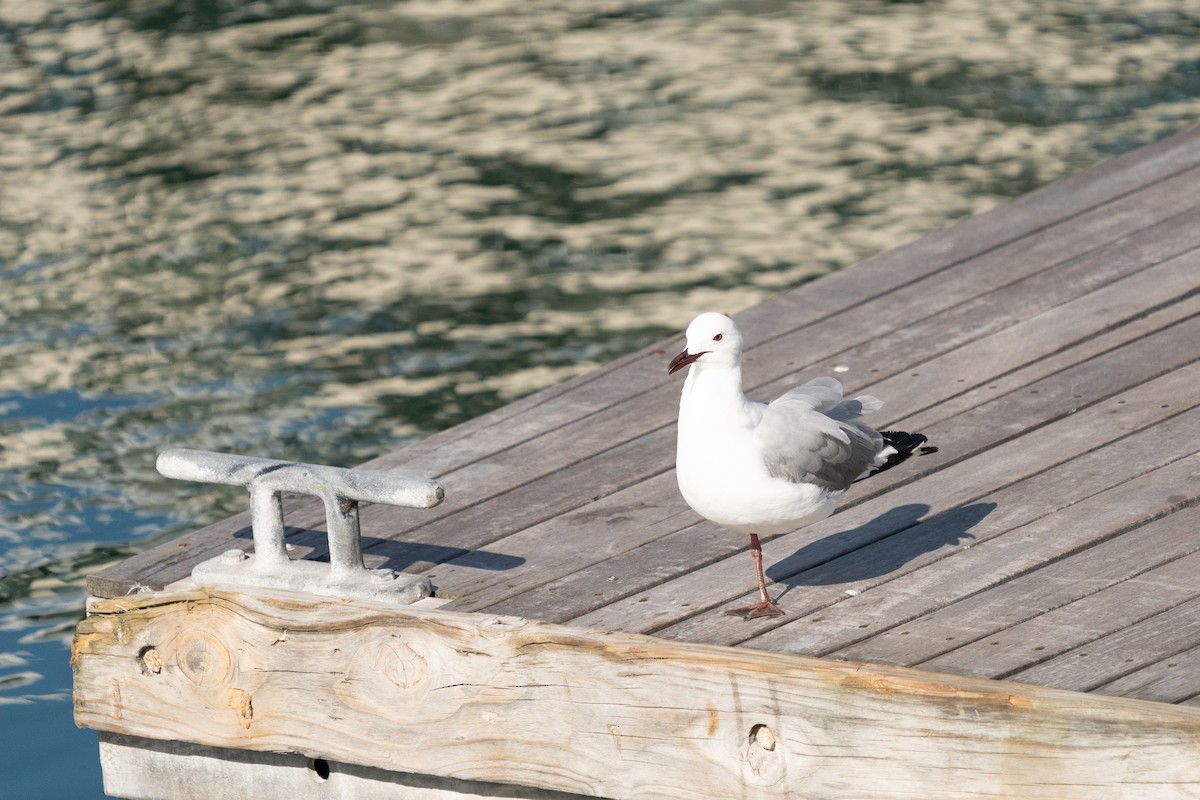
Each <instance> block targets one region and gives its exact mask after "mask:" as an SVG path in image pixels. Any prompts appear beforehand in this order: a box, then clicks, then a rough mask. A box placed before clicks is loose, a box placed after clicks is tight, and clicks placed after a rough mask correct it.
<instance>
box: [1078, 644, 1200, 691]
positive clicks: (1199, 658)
mask: <svg viewBox="0 0 1200 800" xmlns="http://www.w3.org/2000/svg"><path fill="white" fill-rule="evenodd" d="M1092 691H1093V692H1096V693H1098V694H1107V695H1112V696H1113V697H1138V698H1141V699H1143V700H1152V701H1154V702H1156V703H1181V702H1184V701H1186V700H1190V699H1192V698H1197V697H1198V696H1200V646H1197V647H1192V648H1190V649H1188V650H1184V651H1183V652H1181V653H1176V654H1174V655H1172V656H1170V657H1169V658H1164V659H1162V660H1161V661H1157V662H1155V663H1153V664H1149V665H1147V666H1145V667H1142V668H1141V669H1139V670H1137V671H1135V672H1131V673H1129V674H1128V675H1124V676H1122V677H1120V678H1117V679H1116V680H1114V681H1111V682H1109V683H1106V684H1104V685H1102V686H1097V687H1096V688H1095V689H1093V690H1092Z"/></svg>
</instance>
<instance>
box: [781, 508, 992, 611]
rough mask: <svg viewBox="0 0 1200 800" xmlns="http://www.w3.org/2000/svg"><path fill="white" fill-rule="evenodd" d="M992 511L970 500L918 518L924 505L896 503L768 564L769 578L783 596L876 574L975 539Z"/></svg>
mask: <svg viewBox="0 0 1200 800" xmlns="http://www.w3.org/2000/svg"><path fill="white" fill-rule="evenodd" d="M995 509H996V504H995V503H973V504H971V505H969V506H962V507H960V508H955V509H951V510H950V511H946V512H943V513H941V514H938V515H936V516H934V517H931V518H930V519H927V520H922V517H924V516H925V514H927V513H929V506H927V505H925V504H924V503H912V504H909V505H903V506H898V507H896V508H893V509H891V510H889V511H887V512H886V513H883V514H880V515H879V516H878V517H876V518H875V519H873V520H871V521H870V522H867V523H866V524H864V525H860V526H859V527H857V528H851V529H850V530H846V531H841V532H839V533H835V534H833V535H832V536H826V537H824V538H822V539H818V540H817V541H815V542H810V543H809V544H806V545H805V546H804V547H801V548H800V549H799V550H797V551H796V552H794V553H792V554H791V555H790V556H788V557H787V558H785V559H783V560H782V561H778V562H776V563H775V564H773V565H771V567H770V568H769V569H767V571H766V572H767V576H768V577H769V578H770V579H771V580H773V581H775V582H777V583H782V584H785V585H786V586H787V589H785V590H784V592H783V594H787V593H788V592H789V591H791V589H792V588H793V587H796V586H822V585H829V584H838V583H855V582H858V581H866V580H870V579H872V578H878V577H881V576H883V575H887V574H889V573H892V572H895V571H896V570H898V569H900V568H901V567H903V566H904V565H905V564H907V563H908V562H910V561H912V560H913V559H915V558H918V557H920V556H922V555H924V554H926V553H932V552H934V551H936V550H939V549H941V548H943V547H946V546H948V545H949V546H953V545H958V544H961V543H962V542H963V541H964V540H966V539H974V538H975V537H974V536H973V535H972V534H970V533H969V531H970V530H971V528H973V527H975V526H976V525H978V524H979V522H980V521H982V520H983V518H984V517H986V516H987V515H988V514H990V513H992V511H994V510H995ZM781 597H782V595H781ZM777 599H778V598H777Z"/></svg>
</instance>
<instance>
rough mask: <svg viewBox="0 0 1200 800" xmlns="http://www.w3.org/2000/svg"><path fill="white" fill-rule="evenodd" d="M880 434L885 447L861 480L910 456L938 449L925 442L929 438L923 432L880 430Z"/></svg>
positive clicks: (859, 478)
mask: <svg viewBox="0 0 1200 800" xmlns="http://www.w3.org/2000/svg"><path fill="white" fill-rule="evenodd" d="M879 435H880V436H882V437H883V449H882V450H880V451H879V454H878V455H876V456H875V463H874V464H872V465H871V466H870V467H869V468H868V469H867V471H866V472H864V473H863V474H862V475H860V476H858V480H860V481H861V480H862V479H863V478H869V477H871V476H872V475H876V474H878V473H880V472H883V471H884V470H885V469H891V468H892V467H894V466H896V465H897V464H900V463H903V462H904V461H907V460H908V458H909V456H913V455H918V456H927V455H929V454H930V453H936V452H937V451H938V449H937V448H936V447H932V446H928V445H926V444H925V442H927V441H929V439H928V438H926V437H925V435H924V434H922V433H909V432H908V431H880V432H879Z"/></svg>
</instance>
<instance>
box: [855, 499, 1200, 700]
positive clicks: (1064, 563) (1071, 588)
mask: <svg viewBox="0 0 1200 800" xmlns="http://www.w3.org/2000/svg"><path fill="white" fill-rule="evenodd" d="M1198 529H1200V507H1192V508H1186V509H1180V510H1179V511H1176V512H1175V513H1172V514H1170V515H1168V516H1166V517H1163V518H1160V519H1157V520H1154V521H1153V522H1150V523H1148V524H1146V525H1141V526H1138V527H1135V528H1133V529H1131V530H1129V531H1127V532H1125V533H1122V534H1121V535H1119V536H1116V537H1114V538H1112V539H1108V540H1107V541H1102V542H1100V543H1099V544H1097V545H1096V546H1095V547H1091V548H1088V549H1086V550H1084V551H1082V552H1080V553H1076V554H1075V555H1073V556H1069V557H1067V558H1064V559H1062V560H1059V561H1054V562H1051V563H1048V564H1045V565H1042V566H1040V567H1039V568H1037V569H1035V570H1033V571H1032V572H1028V573H1025V574H1023V575H1019V576H1018V577H1016V578H1014V579H1012V580H1009V581H1006V582H1003V583H1001V584H999V585H997V586H996V587H994V588H992V589H988V590H985V591H982V592H978V593H976V594H971V595H967V596H966V597H963V598H962V599H959V600H956V601H955V602H953V603H951V604H949V605H947V606H943V607H941V608H938V609H937V610H936V611H933V612H931V613H929V614H926V615H923V616H921V617H918V618H916V619H914V620H912V621H911V622H907V623H903V624H901V625H898V626H896V627H894V628H890V629H888V630H886V631H884V632H881V633H879V634H878V635H875V636H872V637H870V638H868V639H865V640H863V641H861V642H858V643H856V644H854V645H851V646H850V647H847V648H843V649H840V650H836V651H833V652H832V655H835V656H837V657H838V658H847V659H852V660H855V661H881V660H883V661H888V662H890V663H895V664H904V665H907V666H917V665H921V666H923V667H924V668H928V669H937V668H938V667H936V666H933V665H930V664H927V663H926V662H929V661H930V660H931V659H935V658H937V657H938V656H941V655H943V654H946V653H949V652H950V651H953V650H956V649H958V648H960V647H964V646H967V645H969V644H972V643H973V642H980V641H983V642H986V643H987V646H986V648H985V651H986V653H981V654H980V657H981V658H986V659H987V660H988V661H991V660H992V659H994V658H997V657H1002V656H999V655H998V653H996V652H993V651H994V650H995V647H997V646H999V645H992V644H991V643H992V642H993V641H996V639H995V635H996V634H998V633H1000V632H1002V631H1004V630H1005V629H1006V628H1011V627H1012V626H1014V625H1019V624H1020V623H1022V622H1025V621H1026V620H1029V619H1032V618H1033V617H1035V616H1037V615H1038V614H1043V613H1045V612H1047V611H1051V610H1054V609H1057V608H1060V607H1062V606H1065V605H1067V604H1068V603H1071V602H1073V601H1075V600H1078V599H1080V598H1081V597H1086V596H1088V595H1090V594H1093V593H1095V592H1098V591H1100V590H1102V589H1106V588H1108V587H1109V586H1112V585H1114V584H1116V583H1120V582H1121V581H1124V580H1128V579H1130V578H1133V577H1135V576H1137V575H1141V574H1144V573H1146V572H1147V571H1149V570H1152V569H1154V568H1156V567H1160V566H1162V565H1163V564H1167V563H1170V562H1172V561H1174V560H1175V559H1177V558H1181V557H1183V556H1187V555H1189V554H1191V553H1193V552H1195V551H1197V550H1200V541H1198V540H1197V539H1196V536H1195V532H1196V530H1198ZM943 668H944V669H946V670H948V671H950V672H958V671H960V670H958V669H956V668H955V667H954V666H953V665H952V664H946V665H945V666H944V667H943ZM1198 687H1200V684H1198ZM1144 699H1152V698H1144Z"/></svg>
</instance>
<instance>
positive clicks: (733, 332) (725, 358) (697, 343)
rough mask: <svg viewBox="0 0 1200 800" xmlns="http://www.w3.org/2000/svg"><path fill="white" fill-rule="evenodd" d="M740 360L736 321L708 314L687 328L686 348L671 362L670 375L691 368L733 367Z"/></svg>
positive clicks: (696, 319) (693, 321)
mask: <svg viewBox="0 0 1200 800" xmlns="http://www.w3.org/2000/svg"><path fill="white" fill-rule="evenodd" d="M741 360H742V334H741V333H740V332H739V331H738V329H737V326H736V325H734V324H733V320H731V319H730V318H729V317H727V316H725V315H724V314H717V313H715V312H713V311H706V312H705V313H703V314H701V315H700V316H698V317H696V318H695V319H694V320H692V324H691V325H688V329H687V347H686V348H684V351H683V352H682V353H680V354H679V355H677V356H675V358H673V359H671V364H670V366H668V367H667V374H668V375H670V374H671V373H673V372H677V371H678V370H681V369H683V368H684V367H686V366H688V365H690V364H696V365H698V366H709V365H712V366H717V365H722V366H726V367H733V366H737V364H738V363H740V362H741Z"/></svg>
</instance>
